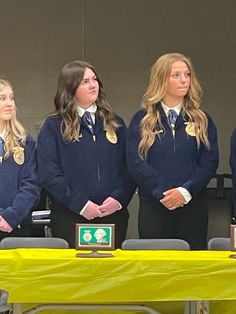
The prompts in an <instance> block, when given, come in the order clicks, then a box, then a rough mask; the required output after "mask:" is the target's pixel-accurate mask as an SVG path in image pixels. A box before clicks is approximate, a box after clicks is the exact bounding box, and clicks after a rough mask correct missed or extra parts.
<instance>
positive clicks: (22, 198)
mask: <svg viewBox="0 0 236 314" xmlns="http://www.w3.org/2000/svg"><path fill="white" fill-rule="evenodd" d="M18 180H19V188H18V191H17V193H16V196H15V199H14V201H13V203H12V204H11V206H9V207H7V208H6V209H5V210H4V211H3V212H2V213H1V215H2V217H3V218H4V219H5V220H6V221H7V222H8V223H9V225H10V226H11V227H12V228H13V229H14V228H16V227H17V226H18V225H19V224H20V223H21V221H22V220H23V219H24V218H25V217H26V216H27V214H28V213H29V212H30V211H31V209H32V208H33V207H34V206H35V205H36V204H37V203H38V201H39V197H40V187H39V182H38V174H37V160H36V145H35V141H34V140H33V139H32V138H30V137H28V138H27V140H26V146H25V162H24V165H23V167H22V169H21V170H20V175H19V178H18Z"/></svg>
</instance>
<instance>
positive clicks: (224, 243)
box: [208, 238, 231, 251]
mask: <svg viewBox="0 0 236 314" xmlns="http://www.w3.org/2000/svg"><path fill="white" fill-rule="evenodd" d="M230 249H231V240H230V238H212V239H210V240H209V241H208V250H211V251H230Z"/></svg>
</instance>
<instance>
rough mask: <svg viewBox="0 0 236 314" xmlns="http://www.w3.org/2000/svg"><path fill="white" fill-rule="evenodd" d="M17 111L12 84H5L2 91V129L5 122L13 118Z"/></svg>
mask: <svg viewBox="0 0 236 314" xmlns="http://www.w3.org/2000/svg"><path fill="white" fill-rule="evenodd" d="M14 112H15V100H14V94H13V91H12V89H11V87H10V86H5V87H4V88H3V89H2V90H1V91H0V130H1V129H3V128H4V125H5V122H6V121H9V120H11V119H12V116H13V114H14Z"/></svg>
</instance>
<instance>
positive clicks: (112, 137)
mask: <svg viewBox="0 0 236 314" xmlns="http://www.w3.org/2000/svg"><path fill="white" fill-rule="evenodd" d="M106 138H107V139H108V141H109V142H110V143H112V144H116V143H117V136H116V133H115V132H111V131H106Z"/></svg>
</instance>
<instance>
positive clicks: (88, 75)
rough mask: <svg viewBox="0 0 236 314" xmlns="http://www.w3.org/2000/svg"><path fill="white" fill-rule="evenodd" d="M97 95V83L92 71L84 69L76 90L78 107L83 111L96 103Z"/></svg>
mask: <svg viewBox="0 0 236 314" xmlns="http://www.w3.org/2000/svg"><path fill="white" fill-rule="evenodd" d="M98 93H99V83H98V81H97V77H96V75H95V73H94V72H93V70H91V69H90V68H86V69H85V71H84V77H83V80H82V81H81V83H80V85H79V86H78V88H77V90H76V93H75V95H76V99H77V102H78V105H79V106H80V107H82V108H84V109H86V108H88V107H90V106H91V105H92V104H93V103H94V102H96V100H97V98H98Z"/></svg>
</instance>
